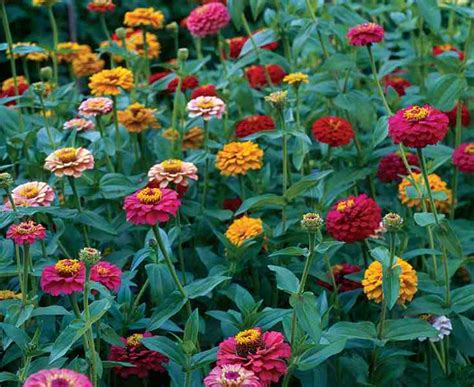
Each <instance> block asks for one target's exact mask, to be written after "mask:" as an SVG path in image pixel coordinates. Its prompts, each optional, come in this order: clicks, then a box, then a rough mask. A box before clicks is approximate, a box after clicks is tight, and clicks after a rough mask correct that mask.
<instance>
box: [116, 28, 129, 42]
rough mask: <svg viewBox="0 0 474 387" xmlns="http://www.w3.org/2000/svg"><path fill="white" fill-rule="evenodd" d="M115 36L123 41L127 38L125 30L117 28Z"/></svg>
mask: <svg viewBox="0 0 474 387" xmlns="http://www.w3.org/2000/svg"><path fill="white" fill-rule="evenodd" d="M115 34H116V35H117V38H119V39H120V40H122V39H125V38H126V37H127V29H126V28H123V27H120V28H117V29H116V30H115Z"/></svg>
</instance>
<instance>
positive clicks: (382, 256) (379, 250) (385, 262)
mask: <svg viewBox="0 0 474 387" xmlns="http://www.w3.org/2000/svg"><path fill="white" fill-rule="evenodd" d="M370 255H372V257H374V258H375V259H376V260H377V261H379V262H380V263H381V264H382V266H383V267H385V268H388V267H389V266H390V251H388V249H387V248H386V247H383V246H379V247H376V248H375V249H372V250H370Z"/></svg>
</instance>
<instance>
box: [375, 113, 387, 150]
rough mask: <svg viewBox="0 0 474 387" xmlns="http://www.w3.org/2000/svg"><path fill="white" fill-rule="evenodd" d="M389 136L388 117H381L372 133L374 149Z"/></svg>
mask: <svg viewBox="0 0 474 387" xmlns="http://www.w3.org/2000/svg"><path fill="white" fill-rule="evenodd" d="M387 136H388V117H387V116H383V117H380V118H379V120H378V121H377V125H376V126H375V129H374V131H373V132H372V148H375V147H377V145H379V144H380V143H382V142H383V140H385V139H386V138H387Z"/></svg>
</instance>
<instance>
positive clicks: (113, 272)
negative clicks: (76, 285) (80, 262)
mask: <svg viewBox="0 0 474 387" xmlns="http://www.w3.org/2000/svg"><path fill="white" fill-rule="evenodd" d="M90 275H91V280H92V281H94V282H99V283H100V284H102V285H104V286H105V287H106V288H107V289H109V290H112V291H114V292H117V291H118V290H119V288H120V284H121V282H122V279H121V275H122V270H120V268H119V267H117V266H115V265H113V264H111V263H109V262H105V261H100V262H97V263H96V264H95V265H94V266H92V268H91V274H90Z"/></svg>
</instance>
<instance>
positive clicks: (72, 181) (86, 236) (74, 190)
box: [68, 176, 90, 246]
mask: <svg viewBox="0 0 474 387" xmlns="http://www.w3.org/2000/svg"><path fill="white" fill-rule="evenodd" d="M68 179H69V184H70V185H71V189H72V193H73V195H74V200H75V202H76V208H77V211H79V213H82V211H83V210H82V205H81V199H80V197H79V193H78V192H77V186H76V180H75V179H74V177H72V176H68ZM82 231H83V233H84V241H85V242H86V246H90V242H89V233H88V232H87V227H86V225H85V224H82Z"/></svg>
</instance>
